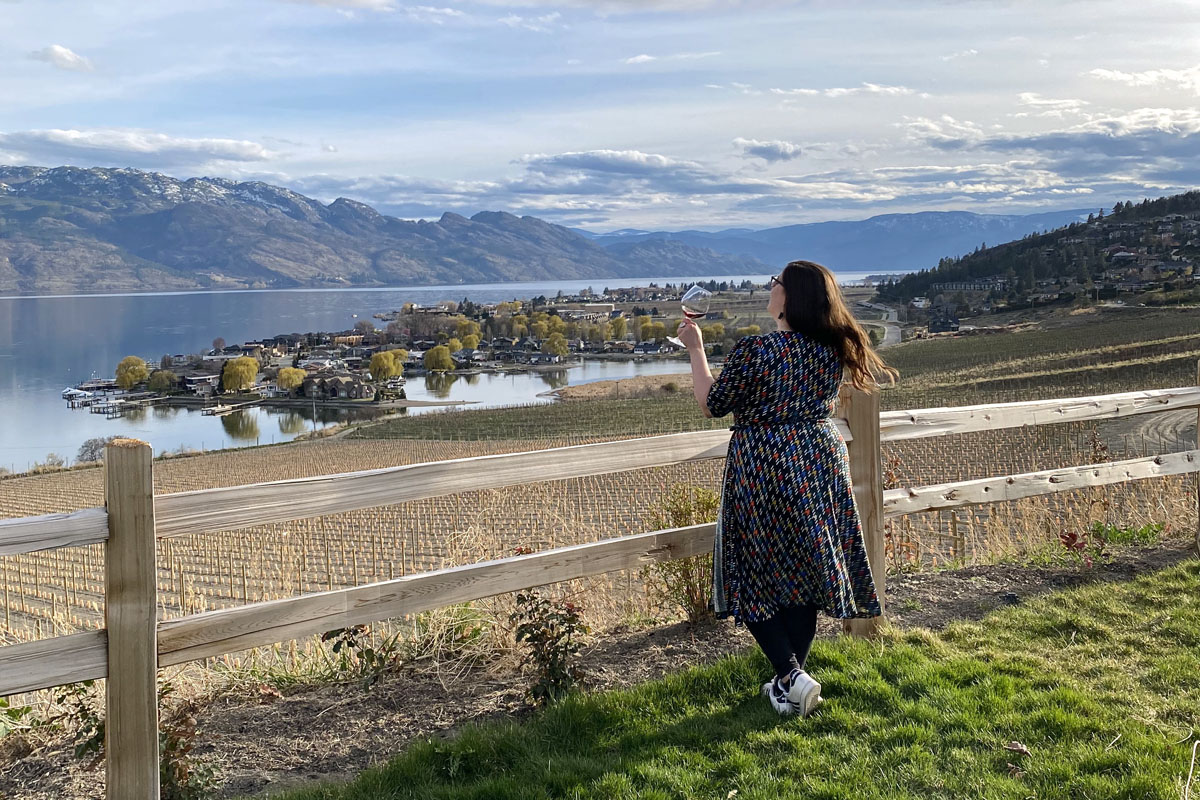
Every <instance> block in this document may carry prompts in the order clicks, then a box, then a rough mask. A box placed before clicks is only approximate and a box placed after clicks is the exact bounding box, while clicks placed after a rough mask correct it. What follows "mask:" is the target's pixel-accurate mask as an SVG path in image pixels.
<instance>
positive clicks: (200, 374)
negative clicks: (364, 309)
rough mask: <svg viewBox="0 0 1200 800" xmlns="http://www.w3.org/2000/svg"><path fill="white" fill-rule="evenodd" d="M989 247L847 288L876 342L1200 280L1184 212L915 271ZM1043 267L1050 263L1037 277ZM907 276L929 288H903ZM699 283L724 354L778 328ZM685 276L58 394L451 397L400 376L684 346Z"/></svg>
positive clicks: (186, 363)
mask: <svg viewBox="0 0 1200 800" xmlns="http://www.w3.org/2000/svg"><path fill="white" fill-rule="evenodd" d="M1062 233H1065V234H1066V235H1062ZM1032 238H1034V237H1026V240H1024V241H1029V240H1031V239H1032ZM1126 241H1136V242H1137V244H1126ZM988 252H991V251H986V250H981V251H980V252H977V253H974V254H971V255H968V256H966V257H964V258H963V259H956V260H947V261H946V262H944V263H943V264H942V265H939V270H936V271H922V272H919V273H908V274H879V275H870V276H868V277H867V278H866V279H865V280H861V281H856V282H854V283H853V284H847V285H846V286H844V287H843V288H844V290H845V291H847V292H848V293H850V294H852V295H853V296H854V298H855V300H856V301H857V304H856V307H857V308H858V310H859V313H860V315H861V317H862V319H863V321H864V322H866V324H867V325H868V330H869V331H870V332H871V334H872V340H873V341H874V342H875V343H876V344H877V345H878V344H881V343H884V342H888V343H895V342H899V341H906V340H909V339H912V338H927V337H930V336H939V335H959V334H960V333H968V332H973V333H978V332H991V331H992V328H991V327H989V326H985V325H983V324H976V325H965V324H963V325H961V330H960V323H961V321H962V320H964V319H966V318H969V317H976V318H983V317H985V316H987V315H993V314H1000V313H1003V312H1011V311H1019V310H1021V309H1036V308H1038V307H1050V306H1057V307H1063V306H1070V305H1072V304H1079V303H1082V304H1096V305H1104V306H1109V307H1122V306H1125V305H1129V306H1130V307H1134V306H1144V305H1162V304H1164V303H1171V302H1183V301H1187V300H1188V299H1189V297H1190V296H1191V295H1193V294H1196V293H1197V292H1198V291H1200V289H1198V286H1200V284H1198V283H1197V277H1198V276H1197V273H1198V272H1200V270H1198V269H1197V261H1196V260H1194V258H1193V256H1195V255H1197V254H1200V220H1196V219H1193V218H1190V217H1186V216H1184V215H1180V214H1174V215H1169V216H1166V217H1162V218H1158V219H1155V220H1153V221H1152V222H1151V221H1146V220H1140V221H1136V222H1128V221H1120V220H1117V219H1113V218H1112V217H1110V218H1107V219H1106V218H1105V217H1103V216H1100V217H1098V218H1091V219H1089V220H1088V221H1087V222H1086V223H1078V224H1076V225H1073V226H1070V227H1069V228H1067V229H1065V230H1064V231H1063V232H1061V233H1060V235H1059V237H1058V238H1057V240H1056V241H1054V242H1053V243H1052V244H1048V245H1046V246H1043V247H1040V248H1036V247H1035V248H1034V249H1033V250H1032V254H1033V255H1032V258H1031V259H1027V261H1028V263H1027V265H1026V268H1025V269H1023V270H1021V271H1020V272H1018V271H1017V270H1016V269H1014V266H1013V264H1011V263H1009V264H1007V265H1006V269H1005V270H1004V272H999V271H998V272H996V273H995V274H989V275H984V276H982V277H973V278H969V279H962V280H942V281H937V280H928V279H927V280H925V281H924V282H923V284H921V283H920V279H921V278H922V277H926V278H932V277H934V276H936V274H937V272H940V271H942V268H945V267H953V266H958V265H959V264H960V263H963V262H966V261H967V260H969V259H971V258H973V257H978V256H979V255H980V254H981V253H988ZM1058 262H1061V263H1058ZM1001 266H1005V265H1003V264H1002V265H1001ZM1047 271H1049V272H1052V273H1053V274H1051V275H1050V276H1049V277H1040V275H1041V274H1042V273H1044V272H1047ZM914 281H916V282H917V285H918V286H920V287H921V289H922V291H923V293H922V294H912V292H911V290H910V291H907V292H906V291H905V289H906V287H909V286H911V285H913V283H914ZM701 285H702V286H704V287H705V288H707V289H709V290H710V291H713V292H715V293H716V300H715V301H714V303H713V307H712V308H711V309H710V310H709V312H708V313H707V314H706V317H705V319H703V320H702V321H701V322H700V326H701V329H702V330H703V331H704V334H705V342H706V345H707V350H708V353H709V355H710V356H713V357H717V358H720V357H721V356H722V355H723V354H724V352H726V351H727V350H728V348H729V347H730V346H732V344H733V342H734V341H736V339H738V338H740V337H742V336H745V335H748V334H755V333H759V332H761V331H762V330H764V329H770V326H769V321H768V320H765V319H761V318H760V312H761V308H758V306H761V305H763V303H762V299H761V294H760V295H759V299H758V300H757V301H756V300H755V293H756V292H759V293H761V292H762V291H763V290H764V286H763V285H762V284H756V283H754V282H751V281H748V280H747V281H742V282H740V283H738V284H736V285H731V284H730V283H729V282H725V281H716V280H713V281H708V282H702V283H701ZM685 288H686V287H685V286H682V285H674V284H670V283H664V284H663V285H656V284H651V285H649V286H638V287H627V288H614V289H610V288H608V287H605V288H604V289H603V290H602V291H599V292H597V291H594V290H593V289H583V290H581V291H580V292H579V293H577V294H572V295H567V294H564V293H562V292H559V293H558V295H556V296H555V297H552V298H547V297H545V296H542V295H540V296H536V297H532V298H528V299H513V300H511V301H507V302H499V303H475V302H472V301H471V300H470V299H469V298H467V297H464V298H462V299H461V300H460V301H451V300H445V301H441V302H437V303H431V304H419V303H406V304H404V305H403V306H402V307H401V308H400V309H395V310H390V311H379V312H374V313H372V318H373V320H374V321H372V320H368V319H360V320H359V321H358V322H356V323H355V324H354V326H353V327H352V328H349V329H346V330H341V331H330V332H307V333H286V334H279V335H276V336H273V337H270V338H264V339H260V340H252V341H246V342H241V343H226V342H225V341H224V340H223V339H221V338H220V337H218V338H215V339H214V340H213V342H212V347H211V349H209V350H207V351H205V352H201V353H194V354H173V355H172V354H165V355H163V356H162V357H161V358H159V359H157V360H154V359H149V358H145V357H140V356H132V355H131V356H127V357H125V358H124V359H122V361H121V363H120V364H119V365H118V366H117V369H116V375H115V377H114V378H112V379H106V378H96V377H93V378H92V379H91V380H88V381H84V382H81V383H79V384H77V385H76V386H74V387H71V388H68V389H65V390H64V391H63V394H62V396H63V399H64V400H66V401H67V403H68V405H70V406H71V407H73V408H82V407H87V408H90V410H91V411H93V412H94V413H103V414H105V415H107V416H110V417H117V416H122V415H124V414H125V413H127V412H129V411H131V410H135V409H138V408H145V407H147V406H151V405H157V404H168V405H181V406H188V407H197V406H199V407H201V408H203V410H204V413H208V414H214V415H223V414H228V413H232V412H234V411H237V410H240V409H243V408H247V407H250V406H253V405H269V406H281V407H288V406H306V405H308V404H309V403H317V402H319V403H321V404H322V406H323V407H331V406H332V407H344V408H356V407H357V408H362V407H367V406H372V407H380V408H389V407H391V408H404V407H412V406H418V405H456V404H457V402H458V401H450V400H444V401H437V400H424V401H418V400H411V399H409V398H408V397H407V394H406V392H405V382H406V379H407V378H411V377H416V376H422V375H440V374H447V375H451V374H452V375H473V374H476V375H477V374H481V373H488V372H491V373H506V372H530V371H539V370H562V369H566V368H569V367H571V366H573V365H578V364H580V363H582V360H584V359H598V360H611V359H615V360H621V359H632V360H648V359H669V358H672V357H680V352H679V351H680V350H681V348H679V347H678V346H676V345H675V344H673V343H672V342H671V341H670V340H669V339H668V337H669V336H670V335H671V334H672V333H673V332H674V330H675V328H676V326H677V325H678V321H679V317H678V315H677V314H673V313H672V312H674V310H675V309H677V308H678V304H679V300H680V297H681V295H682V293H683V291H684V290H685ZM869 301H875V302H869ZM871 320H880V322H874V323H873V322H871ZM980 322H981V320H980ZM378 325H382V326H383V327H382V328H381V327H378ZM889 327H890V333H889V332H888V331H889ZM1004 327H1005V326H999V328H997V329H1002V328H1004ZM681 371H682V367H681Z"/></svg>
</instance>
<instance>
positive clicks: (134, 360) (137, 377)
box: [117, 356, 150, 389]
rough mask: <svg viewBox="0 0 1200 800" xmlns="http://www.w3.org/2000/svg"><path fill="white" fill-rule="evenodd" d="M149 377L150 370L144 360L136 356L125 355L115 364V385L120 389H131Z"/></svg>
mask: <svg viewBox="0 0 1200 800" xmlns="http://www.w3.org/2000/svg"><path fill="white" fill-rule="evenodd" d="M149 377H150V370H149V369H147V368H146V362H145V361H144V360H143V359H140V358H138V357H137V356H125V357H124V358H122V359H121V363H120V364H117V386H120V387H121V388H122V389H132V388H133V387H134V386H137V385H138V384H139V383H141V382H142V381H144V380H146V378H149Z"/></svg>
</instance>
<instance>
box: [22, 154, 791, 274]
mask: <svg viewBox="0 0 1200 800" xmlns="http://www.w3.org/2000/svg"><path fill="white" fill-rule="evenodd" d="M769 271H770V269H769V267H767V266H766V265H764V264H762V263H760V262H758V261H756V260H755V259H753V258H751V257H748V256H742V255H729V254H724V253H718V252H716V251H714V250H711V249H708V248H704V247H696V246H693V245H688V244H685V243H683V242H676V241H649V240H648V241H644V242H629V243H625V242H622V243H621V244H620V246H618V247H613V248H609V247H605V246H603V245H601V244H598V243H596V242H593V241H591V240H590V239H588V238H586V237H584V236H580V235H579V234H577V233H575V232H573V231H571V230H570V229H569V228H565V227H562V226H560V225H553V224H550V223H548V222H544V221H542V220H540V219H537V218H535V217H516V216H514V215H512V214H507V213H503V212H491V211H487V212H481V213H479V214H476V215H474V216H473V217H471V218H470V219H467V218H466V217H463V216H460V215H458V214H452V213H446V214H443V215H442V217H441V219H439V220H437V221H436V222H429V221H425V220H421V221H418V222H413V221H410V220H402V219H397V218H395V217H388V216H384V215H383V214H380V213H379V212H377V211H376V210H375V209H373V208H371V207H370V206H368V205H364V204H363V203H359V202H356V201H354V200H349V199H346V198H338V199H337V200H334V201H333V202H332V203H329V204H328V205H326V204H323V203H321V202H319V201H317V200H313V199H312V198H309V197H305V196H304V195H301V194H297V193H296V192H293V191H290V190H288V189H284V188H280V187H277V186H271V185H269V184H265V183H259V182H243V183H239V182H235V181H230V180H225V179H222V178H192V179H189V180H178V179H176V178H171V177H168V176H166V175H161V174H158V173H152V172H142V171H139V170H132V169H98V168H94V169H82V168H76V167H58V168H53V169H47V168H41V167H5V166H0V294H69V293H82V292H130V291H149V290H160V291H161V290H187V289H245V288H263V289H284V288H293V287H343V286H404V285H413V284H455V283H492V282H498V281H521V280H571V279H589V278H621V277H641V276H648V275H654V276H663V277H668V276H672V275H679V276H689V275H743V274H759V273H763V274H765V273H767V272H769Z"/></svg>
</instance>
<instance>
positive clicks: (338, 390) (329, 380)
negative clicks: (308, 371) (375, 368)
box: [303, 373, 375, 400]
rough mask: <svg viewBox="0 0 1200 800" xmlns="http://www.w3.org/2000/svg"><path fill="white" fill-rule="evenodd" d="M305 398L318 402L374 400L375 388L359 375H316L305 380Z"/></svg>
mask: <svg viewBox="0 0 1200 800" xmlns="http://www.w3.org/2000/svg"><path fill="white" fill-rule="evenodd" d="M303 387H304V388H303V391H304V396H305V397H312V398H316V399H317V400H374V399H375V386H374V385H373V384H370V383H367V382H366V381H364V380H363V379H362V378H361V377H360V376H358V375H351V374H349V373H344V374H321V373H318V374H315V375H309V376H308V377H307V378H305V379H304V384H303Z"/></svg>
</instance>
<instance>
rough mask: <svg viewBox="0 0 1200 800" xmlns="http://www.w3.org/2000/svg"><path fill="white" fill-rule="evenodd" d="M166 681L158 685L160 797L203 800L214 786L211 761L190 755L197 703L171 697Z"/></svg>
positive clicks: (196, 734)
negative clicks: (198, 759) (207, 761)
mask: <svg viewBox="0 0 1200 800" xmlns="http://www.w3.org/2000/svg"><path fill="white" fill-rule="evenodd" d="M174 694H175V689H174V687H173V686H171V684H169V683H165V682H164V683H162V684H160V685H159V687H158V705H159V709H160V712H159V721H158V782H159V791H160V792H161V797H162V800H204V798H206V797H211V796H212V792H213V789H214V788H215V787H216V773H215V771H214V770H213V767H212V765H211V764H208V763H205V762H203V761H197V760H196V758H195V757H194V756H193V755H192V750H193V749H194V748H195V746H196V737H197V736H199V734H200V730H199V728H198V727H197V725H196V712H197V711H198V710H199V704H198V703H197V702H196V701H195V700H179V699H175V698H174Z"/></svg>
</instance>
